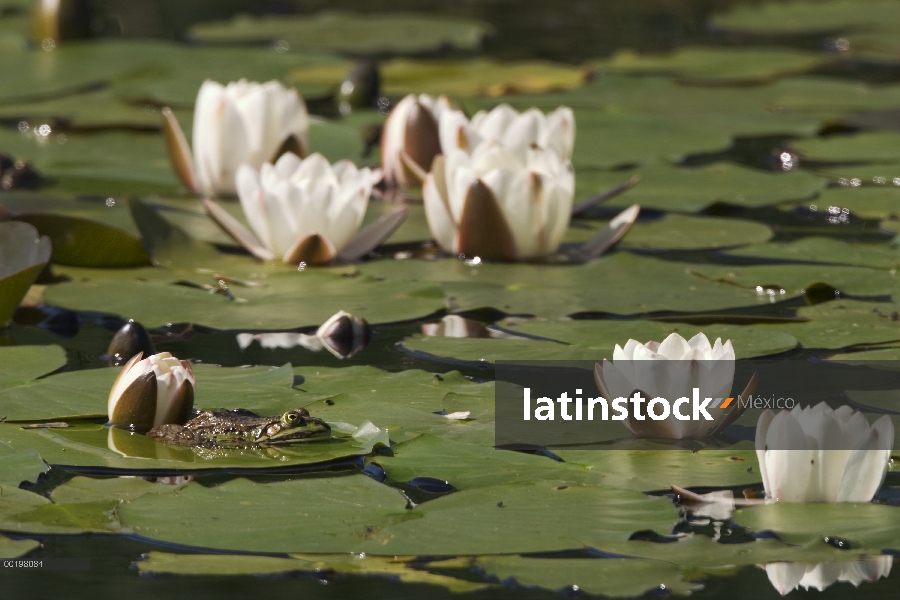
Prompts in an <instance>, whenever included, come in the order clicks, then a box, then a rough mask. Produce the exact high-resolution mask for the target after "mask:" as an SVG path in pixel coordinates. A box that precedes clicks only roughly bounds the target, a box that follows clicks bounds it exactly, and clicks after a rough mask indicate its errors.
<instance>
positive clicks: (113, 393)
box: [107, 352, 195, 431]
mask: <svg viewBox="0 0 900 600" xmlns="http://www.w3.org/2000/svg"><path fill="white" fill-rule="evenodd" d="M142 357H143V354H136V355H134V356H133V357H132V358H131V360H129V361H128V362H127V363H125V366H124V367H122V370H121V371H120V372H119V376H118V377H117V378H116V381H115V382H114V383H113V386H112V389H111V390H110V392H109V402H108V407H107V409H108V410H107V414H108V416H109V423H110V425H112V426H114V427H121V428H123V429H134V430H138V431H146V430H149V429H150V428H152V427H157V426H159V425H163V424H166V423H175V424H182V423H184V422H186V421H187V420H188V417H189V415H190V413H191V410H192V409H193V407H194V388H195V383H194V372H193V371H192V370H191V365H190V363H188V362H187V361H184V360H178V359H177V358H175V357H174V356H172V355H171V354H170V353H168V352H160V353H159V354H154V355H152V356H149V357H147V358H143V359H142Z"/></svg>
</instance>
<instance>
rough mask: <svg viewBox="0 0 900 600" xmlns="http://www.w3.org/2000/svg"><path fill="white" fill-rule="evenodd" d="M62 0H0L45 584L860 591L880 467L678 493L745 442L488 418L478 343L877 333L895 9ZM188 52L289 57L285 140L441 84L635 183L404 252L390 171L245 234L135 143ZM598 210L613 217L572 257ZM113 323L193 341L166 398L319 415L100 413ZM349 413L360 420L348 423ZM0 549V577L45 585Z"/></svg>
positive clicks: (0, 140)
mask: <svg viewBox="0 0 900 600" xmlns="http://www.w3.org/2000/svg"><path fill="white" fill-rule="evenodd" d="M64 4H65V3H64ZM71 5H72V6H75V7H76V8H77V11H76V13H75V14H77V18H75V19H74V21H73V22H72V23H71V24H70V29H69V30H66V31H64V32H63V33H62V34H60V35H58V36H56V37H58V38H59V39H56V40H53V39H43V40H42V41H40V42H34V41H32V40H31V39H30V35H31V34H30V32H29V31H30V30H29V20H28V12H29V10H30V9H31V2H30V0H0V51H2V53H0V55H2V56H3V57H4V61H3V64H2V65H0V153H4V154H6V155H9V156H11V157H13V158H14V159H20V160H24V161H26V162H27V164H28V165H30V166H29V167H28V168H26V167H25V166H22V165H20V166H13V165H12V164H9V165H6V164H5V163H0V176H2V177H3V179H2V182H3V189H2V190H0V206H2V207H4V208H5V210H6V211H11V212H12V213H13V215H12V217H13V218H15V219H16V220H22V221H25V222H27V223H30V224H32V225H34V226H35V227H36V228H37V229H38V230H39V231H40V233H42V234H45V235H48V236H49V237H50V238H51V240H52V243H53V257H52V261H51V263H52V264H51V267H50V268H49V269H47V270H44V271H43V272H42V273H41V274H40V276H39V277H38V279H37V281H36V284H35V285H34V286H32V287H31V288H30V291H29V294H28V296H27V297H26V298H25V300H24V301H23V303H22V304H21V305H20V306H19V308H18V309H17V310H16V311H15V313H14V315H13V317H12V320H11V322H10V323H9V324H8V325H6V326H5V327H0V417H4V419H3V420H0V557H2V558H4V559H5V558H13V557H20V556H21V557H25V558H28V559H35V560H40V559H48V558H71V557H90V558H91V561H92V562H91V569H90V570H89V571H61V572H56V573H55V574H54V577H55V579H54V585H55V584H56V583H58V582H61V583H63V584H64V585H66V589H67V592H66V593H67V595H68V596H69V597H71V598H82V597H84V598H88V597H112V596H113V595H114V594H115V595H117V596H118V595H120V594H121V593H122V592H123V590H124V591H125V593H127V594H130V595H133V596H134V597H135V598H143V597H148V598H149V597H159V596H160V595H171V594H176V593H180V592H184V591H185V590H187V591H189V593H191V594H193V595H197V597H198V598H204V597H210V598H223V597H228V598H231V597H235V598H237V597H245V596H247V595H259V594H260V593H263V594H265V595H277V596H287V595H291V596H293V595H298V596H299V595H303V596H308V597H314V598H364V597H365V598H418V597H421V596H423V595H425V594H427V595H429V596H431V597H435V598H438V597H440V598H443V597H448V598H449V597H466V598H558V597H560V596H561V595H566V596H579V595H588V596H590V595H602V596H607V597H636V596H645V595H646V596H686V595H690V596H691V597H695V598H751V597H752V598H755V599H756V598H769V597H772V598H774V597H777V596H779V595H784V594H788V593H789V594H791V596H792V597H821V598H831V597H840V598H847V597H851V598H882V597H884V598H889V597H890V598H893V597H896V596H897V590H898V587H900V586H898V582H900V574H898V573H900V569H897V568H894V569H893V570H892V569H891V566H892V561H893V557H894V556H897V555H898V554H900V513H898V512H897V510H898V508H897V506H898V504H900V474H898V473H897V472H889V473H888V474H887V476H886V479H885V481H884V483H883V485H882V486H881V488H880V489H879V491H878V492H877V493H876V494H875V497H874V499H873V501H872V503H871V504H846V505H840V504H838V505H825V504H815V505H784V504H778V505H768V506H748V507H740V506H739V507H738V508H737V510H729V511H726V512H725V513H722V514H719V513H715V514H710V513H708V512H706V513H705V512H704V511H703V510H700V509H697V508H696V507H686V506H685V504H689V502H688V500H689V498H688V497H679V496H678V495H677V494H675V493H674V492H672V491H671V490H670V486H671V485H673V484H674V485H678V486H681V487H686V488H689V489H690V490H691V491H693V492H696V493H710V492H716V493H722V492H725V493H727V494H729V495H730V494H731V493H734V495H735V496H736V497H738V498H741V497H743V496H744V495H746V496H747V497H749V498H753V497H754V496H755V497H759V496H760V495H762V494H763V493H764V492H765V490H764V486H763V483H762V481H761V479H762V478H761V476H760V474H759V472H758V466H757V465H758V463H757V458H756V453H755V452H754V450H753V449H752V444H751V445H750V446H746V445H744V446H740V445H739V446H735V447H734V448H731V447H714V446H712V445H706V446H703V447H702V448H701V449H700V450H699V451H698V450H696V449H695V451H693V452H691V451H680V450H661V449H658V448H657V449H650V450H647V449H643V450H615V451H612V450H608V451H598V450H566V449H563V450H558V449H553V450H552V451H551V450H546V449H538V448H529V449H528V451H527V452H524V451H523V452H513V451H509V450H498V449H494V447H493V446H494V442H495V439H494V418H495V415H494V370H493V364H494V363H495V362H496V361H497V360H554V359H558V360H599V359H602V358H611V357H612V350H613V347H614V346H615V345H616V344H624V343H625V342H626V341H627V340H628V339H630V338H635V339H639V340H641V341H646V340H650V339H657V340H658V339H662V338H663V337H665V336H666V335H668V334H669V333H671V332H678V333H680V334H682V335H684V336H685V337H686V338H688V337H690V336H693V335H694V334H696V333H699V332H701V331H702V332H704V333H706V334H707V335H708V336H709V338H710V340H713V339H715V338H722V339H723V340H725V339H731V340H732V342H733V344H734V348H735V352H736V355H737V358H738V359H749V358H758V357H777V358H781V359H796V360H809V361H847V360H851V359H865V360H878V361H896V359H897V358H898V355H900V324H898V316H897V315H898V312H900V306H898V305H897V302H896V297H897V294H898V293H900V283H898V279H897V269H898V267H900V250H898V249H897V242H896V235H897V233H900V225H898V223H900V143H898V142H900V118H898V115H900V25H898V23H900V19H898V17H900V14H897V13H898V12H900V11H898V9H897V6H896V5H895V3H892V2H887V1H883V0H859V2H858V3H853V2H850V1H849V0H821V1H819V0H816V1H814V2H807V3H794V2H776V3H774V4H768V3H765V2H762V1H759V0H752V1H735V0H684V1H682V2H670V1H665V0H644V1H642V2H625V1H620V0H610V1H604V2H590V1H572V2H565V3H560V2H550V1H544V0H528V1H519V2H511V1H508V0H472V1H447V0H442V1H437V0H429V1H426V2H422V1H416V2H412V1H394V2H371V1H370V2H358V1H354V2H346V1H340V2H335V1H331V2H321V1H314V0H296V1H288V0H276V1H270V2H269V1H267V2H264V3H260V2H249V1H246V0H225V1H222V0H219V1H215V2H214V1H212V0H209V1H207V0H192V1H191V2H171V1H168V0H159V1H157V2H152V3H150V2H137V1H134V0H93V1H84V2H72V3H71ZM67 6H68V5H67ZM67 37H68V38H69V39H66V38H67ZM360 59H376V60H377V61H378V67H379V69H380V78H381V80H380V87H379V88H378V89H376V90H374V92H373V94H372V98H371V102H369V103H368V104H366V105H364V106H353V107H350V106H349V105H348V104H347V103H346V102H345V103H343V104H342V102H341V97H340V96H339V94H337V92H336V91H337V90H338V89H339V88H340V87H341V82H342V80H344V78H345V77H346V76H347V73H348V72H350V71H351V70H352V69H354V68H355V66H356V65H358V64H359V63H358V62H357V61H359V60H360ZM205 78H213V79H216V80H219V81H222V82H225V81H232V80H237V79H240V78H249V79H252V80H256V81H266V80H269V79H279V80H281V81H283V82H284V83H286V84H289V85H293V86H296V87H297V89H298V90H299V91H300V93H301V94H302V95H303V96H304V98H305V100H306V103H307V106H308V109H309V112H310V114H311V115H312V121H311V125H310V128H309V140H308V143H309V148H310V150H312V151H315V152H320V153H322V154H323V155H324V156H325V157H326V158H328V159H329V160H331V161H336V160H339V159H348V158H349V159H352V160H354V161H355V162H356V163H357V164H358V165H361V166H363V165H364V166H370V167H376V166H378V165H379V145H378V136H379V134H380V131H381V130H380V128H381V125H382V124H383V123H384V119H385V115H386V114H387V111H388V110H389V109H390V108H391V107H392V106H394V105H396V104H397V102H398V101H399V100H400V99H401V98H402V97H403V96H404V95H405V94H407V93H418V92H427V93H431V94H440V93H447V94H449V95H450V96H451V97H452V98H453V100H454V101H455V102H457V103H458V105H459V106H460V107H461V108H463V109H465V110H466V111H467V113H468V114H473V113H475V112H476V111H478V110H482V109H490V108H492V107H494V106H496V105H497V104H499V103H501V102H506V103H509V104H511V105H512V106H513V107H515V108H516V109H519V110H524V109H526V108H529V107H531V106H536V107H538V108H540V109H541V110H544V111H550V110H553V109H555V108H556V107H557V106H559V105H566V106H569V107H571V108H572V109H573V111H574V116H575V122H576V141H575V148H574V152H573V154H572V164H573V167H574V172H575V202H576V203H578V202H580V201H582V200H584V199H586V198H589V197H591V196H594V195H596V194H598V193H600V192H603V191H604V190H609V189H611V188H614V187H615V186H618V185H620V184H622V183H623V182H625V181H629V179H630V178H632V177H634V176H639V177H640V181H639V182H638V183H637V185H634V186H633V187H630V188H629V189H627V190H625V191H622V192H621V193H619V194H616V195H613V196H612V197H611V198H610V199H608V200H606V201H604V202H603V203H598V204H597V205H596V206H592V207H590V208H588V209H587V210H586V211H584V212H582V213H581V214H578V215H576V216H575V217H574V218H573V220H572V223H571V225H570V227H569V229H568V231H567V233H566V234H565V237H564V239H563V245H562V251H563V252H564V253H565V254H564V257H569V258H567V259H565V260H567V261H568V262H566V263H565V264H562V263H556V264H554V263H535V262H532V263H519V264H513V263H503V262H492V261H481V260H480V258H478V257H476V258H475V259H473V258H472V257H468V259H467V258H466V257H461V258H457V257H454V256H447V255H446V254H441V253H440V250H439V249H438V248H437V247H436V246H435V244H434V243H433V242H431V234H430V231H429V228H428V223H427V221H426V216H425V210H424V208H423V205H422V203H421V201H420V199H419V196H420V193H419V190H418V189H413V190H410V191H408V192H407V193H405V194H400V196H399V199H398V198H397V197H393V196H391V194H390V193H389V191H381V190H379V192H378V193H379V194H381V195H382V196H383V197H384V201H382V200H381V199H378V198H373V199H372V200H371V202H370V204H369V208H368V212H367V215H366V218H365V220H366V223H371V222H374V221H375V220H376V219H377V218H378V217H380V216H383V215H386V214H388V213H389V211H391V210H392V209H393V208H394V207H395V206H396V205H397V203H398V202H403V201H404V200H405V201H406V202H407V203H408V206H409V214H408V216H407V218H406V220H405V221H404V223H403V224H402V225H401V226H400V227H399V228H398V229H397V230H396V231H395V232H393V234H392V235H391V237H389V238H388V239H387V240H386V242H385V243H384V244H382V245H380V246H379V247H378V248H377V249H376V250H375V251H374V252H372V253H369V254H367V255H366V256H365V257H364V259H363V260H361V261H358V262H355V263H350V264H340V265H332V266H328V267H307V268H300V269H297V268H296V267H293V266H291V267H287V266H281V265H274V264H272V263H261V262H259V261H255V260H254V259H253V258H252V257H251V256H250V255H249V254H248V253H247V252H246V251H245V250H244V249H243V248H241V247H240V246H238V245H237V244H236V243H235V242H234V241H233V240H232V239H231V238H230V237H229V236H227V235H226V234H225V233H223V231H222V230H220V229H219V228H218V227H217V226H216V224H215V223H214V222H213V221H212V220H211V219H210V218H209V217H208V216H207V214H206V213H205V212H204V209H203V206H202V205H201V203H200V201H199V200H198V198H197V197H195V195H194V194H192V193H190V192H189V191H188V190H186V188H185V187H184V186H183V185H181V184H180V182H179V179H178V177H177V176H176V175H175V173H174V171H173V170H172V168H171V166H170V163H169V160H168V157H167V154H166V147H165V142H164V137H163V131H162V127H161V126H160V123H161V119H162V117H161V113H162V109H163V107H171V109H172V111H173V114H174V115H175V117H176V118H177V120H178V121H179V122H180V124H181V126H182V128H183V129H184V131H185V132H187V133H189V134H190V133H191V122H192V119H193V103H194V99H195V96H196V94H197V90H198V88H199V86H200V84H201V83H202V81H203V80H204V79H205ZM356 83H359V80H357V81H356ZM188 137H189V138H190V137H191V136H190V135H189V136H188ZM0 157H2V155H0ZM28 169H34V172H33V171H29V170H28ZM35 172H36V173H37V174H39V175H35V174H34V173H35ZM32 184H37V185H32ZM220 204H221V205H222V206H223V207H224V208H225V210H226V211H227V212H228V213H229V214H231V215H232V216H234V217H237V218H243V217H242V213H241V208H240V206H239V204H238V203H237V202H230V201H228V200H222V201H221V202H220ZM632 204H639V205H640V206H641V211H640V215H639V217H638V218H637V220H636V221H635V223H634V226H633V227H632V228H631V229H630V230H628V234H627V235H626V236H625V237H624V238H623V239H622V240H621V241H620V242H619V244H618V245H617V246H615V248H614V249H612V250H611V251H610V252H608V253H605V254H603V255H602V256H599V257H595V258H593V260H587V261H576V260H574V259H572V258H571V257H577V256H578V248H579V247H581V245H582V244H584V243H585V242H588V241H589V240H591V239H592V238H593V237H594V236H595V235H597V234H598V233H601V232H603V231H604V228H605V227H607V225H608V224H609V223H610V221H611V220H612V219H613V218H614V217H616V215H618V214H619V213H620V212H621V211H622V210H623V209H625V208H626V207H628V206H630V205H632ZM5 215H6V213H5V211H4V210H0V217H3V218H0V221H2V220H5ZM151 264H152V265H154V266H151ZM0 267H2V265H0ZM0 273H2V270H0ZM4 277H5V275H4ZM3 281H5V282H6V286H7V287H6V291H4V288H2V287H0V314H2V309H3V302H4V301H5V300H6V298H5V296H4V295H3V294H7V293H10V294H11V292H9V290H11V289H12V284H11V283H9V282H10V280H9V279H6V280H0V282H3ZM15 302H18V298H17V299H16V300H15ZM13 306H15V304H13ZM338 310H345V311H348V312H350V313H352V314H354V315H357V316H359V317H363V318H365V319H367V321H368V322H369V323H370V324H371V341H370V342H369V343H368V345H367V346H366V347H365V348H364V349H362V350H361V351H359V352H358V353H356V354H354V355H353V356H351V357H347V358H344V359H339V358H337V357H336V356H333V355H332V354H331V353H329V352H325V351H318V352H317V351H313V350H311V349H310V348H309V347H308V345H307V344H305V343H303V342H301V341H300V340H301V339H304V340H306V339H308V337H307V336H312V335H314V334H315V332H316V330H317V327H318V326H319V325H320V324H321V323H322V322H324V321H325V320H326V319H327V318H328V317H329V316H330V315H332V314H333V313H335V312H336V311H338ZM129 319H134V320H136V321H138V322H140V323H143V324H144V325H145V326H146V327H147V328H148V329H149V331H150V337H151V340H152V342H153V344H154V346H155V348H156V349H157V351H167V352H171V353H172V354H174V355H175V356H177V357H179V358H182V359H190V360H192V361H193V363H194V372H195V376H196V379H197V396H196V405H197V406H198V407H203V408H218V407H226V408H230V409H235V408H245V409H250V410H253V411H255V412H258V413H260V414H267V415H268V414H281V413H282V412H284V411H286V410H290V409H293V408H296V407H298V406H305V407H307V408H308V409H309V410H310V412H311V414H313V416H317V415H318V416H321V417H322V418H324V419H325V420H327V421H328V422H329V423H332V424H333V427H334V431H335V432H336V433H339V435H338V437H339V438H340V439H338V440H336V441H335V442H334V443H330V444H329V443H320V444H317V443H313V442H310V444H309V445H301V446H300V447H299V448H297V447H285V449H284V450H273V449H272V448H269V449H262V450H254V451H250V450H232V451H229V452H224V451H203V450H202V449H194V448H174V449H173V448H171V447H166V446H162V445H160V444H155V443H153V442H150V441H149V440H148V439H146V438H144V437H143V436H139V435H132V434H130V433H129V432H124V431H120V430H111V429H108V428H106V427H105V426H104V423H105V422H106V420H107V419H106V403H107V400H106V398H107V394H108V390H109V388H110V386H111V385H112V383H113V380H114V379H115V375H116V369H111V368H110V367H109V366H108V356H107V352H108V348H109V345H110V342H111V341H112V339H113V336H114V335H115V333H116V331H117V330H118V329H119V328H120V327H122V326H123V325H124V324H125V323H126V322H127V320H129ZM0 325H2V324H0ZM300 334H303V336H304V337H302V338H301V336H300ZM459 412H463V413H465V414H466V415H467V416H466V417H463V418H461V419H457V420H451V419H447V418H446V415H447V414H452V413H459ZM879 412H882V413H886V414H888V415H889V416H890V418H891V419H894V421H895V424H896V419H897V415H900V412H898V411H896V410H892V409H884V410H879ZM869 417H870V420H872V419H871V417H872V415H869ZM53 422H65V423H66V424H67V426H66V427H60V428H52V427H37V428H31V429H23V427H22V426H23V425H28V424H39V425H45V424H47V423H53ZM366 422H370V423H371V424H374V426H375V428H376V429H375V431H377V432H378V436H381V437H378V436H374V437H373V436H369V437H367V438H366V437H360V438H357V437H352V436H351V434H352V433H353V432H359V431H362V430H363V429H364V428H365V425H366ZM339 423H341V424H343V425H344V426H345V427H346V429H345V430H342V431H339V427H338V424H339ZM740 423H741V424H743V422H740ZM743 425H747V424H743ZM753 425H754V424H753V423H750V424H749V427H750V428H752V426H753ZM748 430H750V431H752V429H748ZM623 431H624V430H623ZM749 439H752V435H751V437H750V438H749ZM388 440H389V441H388ZM379 441H380V442H381V443H379ZM689 508H690V510H689ZM731 508H732V509H733V508H734V507H733V506H732V507H731ZM798 569H799V570H798ZM2 580H3V590H4V595H5V597H11V598H18V597H26V595H29V596H30V595H32V594H34V593H35V591H36V590H38V589H42V588H43V587H45V586H46V578H45V576H44V574H39V573H33V572H26V571H22V570H6V571H4V573H3V578H2Z"/></svg>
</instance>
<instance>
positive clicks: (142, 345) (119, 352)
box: [106, 320, 156, 367]
mask: <svg viewBox="0 0 900 600" xmlns="http://www.w3.org/2000/svg"><path fill="white" fill-rule="evenodd" d="M155 353H156V350H155V349H154V348H153V341H152V340H151V339H150V334H149V333H147V329H146V328H145V327H144V326H143V325H141V324H140V323H138V322H137V321H133V320H132V321H128V322H127V323H125V324H124V325H122V327H121V328H120V329H119V330H118V331H117V332H116V335H114V336H113V339H112V340H111V341H110V342H109V348H107V350H106V356H107V359H106V360H107V362H108V363H109V365H110V366H111V367H118V366H121V365H123V364H125V362H126V361H128V359H130V358H131V357H132V356H134V355H135V354H143V355H146V356H150V355H151V354H155Z"/></svg>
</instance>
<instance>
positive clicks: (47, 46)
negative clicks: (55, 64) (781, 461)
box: [41, 38, 56, 52]
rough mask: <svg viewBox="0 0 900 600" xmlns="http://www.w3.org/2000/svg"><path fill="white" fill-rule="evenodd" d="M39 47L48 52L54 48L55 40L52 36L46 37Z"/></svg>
mask: <svg viewBox="0 0 900 600" xmlns="http://www.w3.org/2000/svg"><path fill="white" fill-rule="evenodd" d="M41 48H43V49H44V50H47V51H48V52H49V51H50V50H53V49H55V48H56V41H55V40H53V38H46V39H44V41H42V42H41Z"/></svg>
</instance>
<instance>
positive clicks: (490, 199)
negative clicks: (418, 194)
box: [423, 142, 575, 260]
mask: <svg viewBox="0 0 900 600" xmlns="http://www.w3.org/2000/svg"><path fill="white" fill-rule="evenodd" d="M423 193H424V197H425V216H426V218H427V219H428V227H429V229H431V234H432V236H433V237H434V239H435V240H436V241H437V243H438V244H439V245H440V246H441V248H443V249H444V250H445V251H447V252H450V253H453V254H457V255H458V254H463V255H466V256H469V257H480V258H484V259H500V260H522V259H532V258H540V257H544V256H547V255H549V254H552V253H554V252H556V250H557V249H558V248H559V245H560V243H561V242H562V238H563V235H564V234H565V232H566V229H567V228H568V226H569V220H570V218H571V213H572V197H573V195H574V193H575V175H574V173H573V172H572V164H571V162H569V160H568V159H561V158H560V157H559V156H558V155H557V154H556V153H554V152H552V151H548V150H543V149H540V148H531V149H528V150H527V151H526V152H525V153H524V154H518V153H514V152H511V151H509V150H507V149H506V148H505V147H504V146H501V145H499V144H497V143H495V142H489V143H485V144H481V145H479V146H478V147H477V148H476V149H475V151H474V152H473V153H472V154H469V153H468V152H465V151H463V150H459V149H454V150H451V151H450V152H449V153H448V154H447V155H446V156H439V157H437V158H435V160H434V163H433V164H432V169H431V172H430V173H429V174H428V176H427V177H426V179H425V186H424V189H423Z"/></svg>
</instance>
